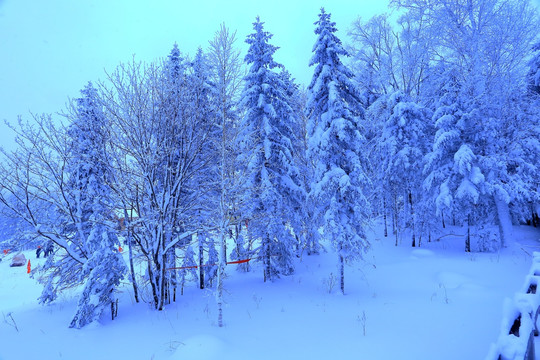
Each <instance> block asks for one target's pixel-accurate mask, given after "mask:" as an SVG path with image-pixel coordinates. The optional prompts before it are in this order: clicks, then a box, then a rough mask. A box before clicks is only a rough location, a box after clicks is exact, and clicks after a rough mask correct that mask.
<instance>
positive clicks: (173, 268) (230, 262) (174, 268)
mask: <svg viewBox="0 0 540 360" xmlns="http://www.w3.org/2000/svg"><path fill="white" fill-rule="evenodd" d="M249 261H251V259H242V260H236V261H228V262H227V265H231V264H244V263H247V262H249ZM216 265H217V264H207V265H203V267H205V266H216ZM197 268H198V266H197V265H193V266H181V267H172V268H167V270H184V269H197Z"/></svg>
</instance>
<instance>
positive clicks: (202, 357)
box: [170, 335, 226, 360]
mask: <svg viewBox="0 0 540 360" xmlns="http://www.w3.org/2000/svg"><path fill="white" fill-rule="evenodd" d="M224 353H226V347H225V342H224V341H223V340H221V339H219V338H217V337H215V336H213V335H196V336H192V337H189V338H187V339H185V340H182V341H181V344H180V345H179V346H178V348H177V349H176V351H175V352H174V354H172V355H171V357H170V359H178V360H180V359H182V360H184V359H197V360H211V359H217V358H219V357H220V355H223V354H224Z"/></svg>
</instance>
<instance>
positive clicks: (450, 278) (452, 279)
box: [437, 271, 471, 289]
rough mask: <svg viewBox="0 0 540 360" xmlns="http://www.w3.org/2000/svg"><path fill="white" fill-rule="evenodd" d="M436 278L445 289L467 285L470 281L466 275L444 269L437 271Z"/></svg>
mask: <svg viewBox="0 0 540 360" xmlns="http://www.w3.org/2000/svg"><path fill="white" fill-rule="evenodd" d="M437 280H438V281H439V283H440V284H442V285H444V286H445V287H446V288H447V289H457V288H458V287H461V286H463V285H467V284H469V283H470V282H471V279H470V278H468V277H467V276H464V275H461V274H458V273H455V272H450V271H444V272H441V273H439V275H438V276H437Z"/></svg>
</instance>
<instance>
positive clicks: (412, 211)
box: [408, 191, 416, 247]
mask: <svg viewBox="0 0 540 360" xmlns="http://www.w3.org/2000/svg"><path fill="white" fill-rule="evenodd" d="M408 197H409V206H410V207H411V222H412V247H416V229H415V221H414V207H413V202H412V193H411V192H410V191H409V196H408Z"/></svg>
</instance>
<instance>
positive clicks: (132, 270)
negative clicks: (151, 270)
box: [124, 207, 139, 303]
mask: <svg viewBox="0 0 540 360" xmlns="http://www.w3.org/2000/svg"><path fill="white" fill-rule="evenodd" d="M130 223H131V219H130V218H129V217H128V213H127V209H126V208H125V207H124V226H125V227H126V233H127V241H128V251H129V271H130V277H131V284H132V285H133V296H134V297H135V302H136V303H138V302H139V288H138V286H137V281H136V280H135V267H134V266H133V248H132V245H133V244H132V241H131V226H130V225H131V224H130Z"/></svg>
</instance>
